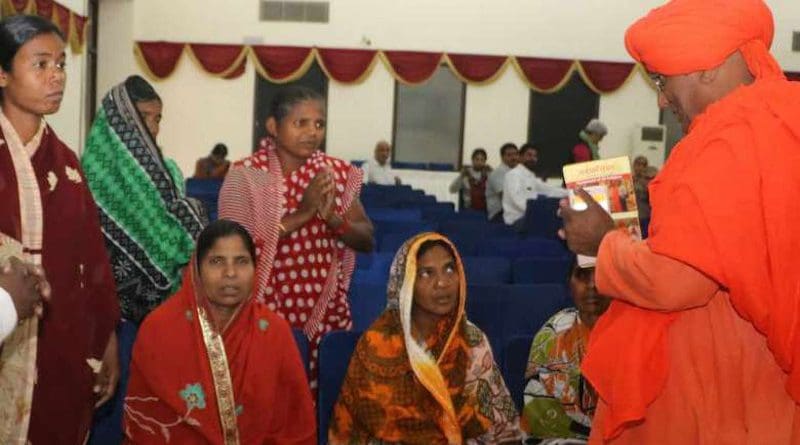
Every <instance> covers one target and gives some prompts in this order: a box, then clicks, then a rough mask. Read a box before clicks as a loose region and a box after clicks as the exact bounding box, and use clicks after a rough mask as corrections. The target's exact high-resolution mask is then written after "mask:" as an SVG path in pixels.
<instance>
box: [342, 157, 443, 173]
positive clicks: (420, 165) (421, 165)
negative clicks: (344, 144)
mask: <svg viewBox="0 0 800 445" xmlns="http://www.w3.org/2000/svg"><path fill="white" fill-rule="evenodd" d="M364 162H366V161H364V160H361V159H358V160H353V161H350V163H351V164H353V165H355V166H357V167H361V165H363V164H364ZM390 165H391V166H392V168H393V169H398V170H430V171H438V172H452V171H455V169H456V166H455V165H454V164H450V163H447V162H403V161H394V162H392V163H391V164H390Z"/></svg>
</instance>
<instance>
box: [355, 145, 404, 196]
mask: <svg viewBox="0 0 800 445" xmlns="http://www.w3.org/2000/svg"><path fill="white" fill-rule="evenodd" d="M391 152H392V146H391V145H389V143H388V142H386V141H379V142H378V143H377V144H375V157H373V158H372V159H369V160H367V162H365V163H364V165H363V166H361V169H362V170H364V183H365V184H378V185H400V178H398V177H397V176H396V175H395V174H394V171H392V166H391V164H389V154H390V153H391Z"/></svg>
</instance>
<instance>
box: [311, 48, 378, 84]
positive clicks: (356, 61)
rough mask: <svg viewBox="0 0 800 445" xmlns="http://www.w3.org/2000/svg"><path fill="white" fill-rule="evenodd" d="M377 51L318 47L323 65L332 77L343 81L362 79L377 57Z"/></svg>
mask: <svg viewBox="0 0 800 445" xmlns="http://www.w3.org/2000/svg"><path fill="white" fill-rule="evenodd" d="M376 53H377V51H374V50H362V49H328V48H324V49H323V48H318V49H317V54H319V56H320V60H321V62H322V65H323V67H324V68H325V70H326V71H327V72H328V74H329V75H330V77H331V78H333V79H334V80H336V81H339V82H343V83H351V82H355V81H356V80H358V79H360V78H361V76H362V75H364V72H365V71H367V68H369V66H370V65H371V64H372V60H373V59H375V54H376Z"/></svg>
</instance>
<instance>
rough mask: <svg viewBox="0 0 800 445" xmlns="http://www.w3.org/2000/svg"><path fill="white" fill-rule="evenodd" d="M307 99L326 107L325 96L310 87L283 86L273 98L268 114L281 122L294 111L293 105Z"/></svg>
mask: <svg viewBox="0 0 800 445" xmlns="http://www.w3.org/2000/svg"><path fill="white" fill-rule="evenodd" d="M307 100H312V101H318V102H320V103H321V104H322V106H323V108H324V107H325V98H324V97H322V95H321V94H319V93H318V92H316V91H314V90H312V89H310V88H306V87H300V86H290V87H286V88H282V89H281V90H280V91H278V94H276V95H275V98H274V99H272V103H271V104H270V106H269V115H268V116H269V117H271V118H274V119H275V120H276V121H278V122H280V121H282V120H283V119H284V118H285V117H286V116H288V115H289V113H291V112H292V107H294V106H295V105H297V104H299V103H301V102H305V101H307Z"/></svg>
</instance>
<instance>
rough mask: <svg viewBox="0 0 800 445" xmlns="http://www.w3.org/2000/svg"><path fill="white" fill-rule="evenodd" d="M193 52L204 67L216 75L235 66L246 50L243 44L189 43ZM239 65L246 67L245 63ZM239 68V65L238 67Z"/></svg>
mask: <svg viewBox="0 0 800 445" xmlns="http://www.w3.org/2000/svg"><path fill="white" fill-rule="evenodd" d="M189 48H191V50H192V53H194V56H195V58H196V59H197V61H198V62H200V65H202V66H203V69H204V70H206V71H207V72H209V73H211V74H215V75H220V74H223V73H225V72H226V71H228V70H230V69H231V68H233V64H234V63H235V62H236V59H238V58H239V56H240V55H241V54H242V51H244V47H243V46H242V45H216V44H204V43H192V44H190V45H189ZM239 65H240V66H241V68H242V69H244V65H243V63H242V62H241V61H240V62H239ZM237 69H239V67H237Z"/></svg>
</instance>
